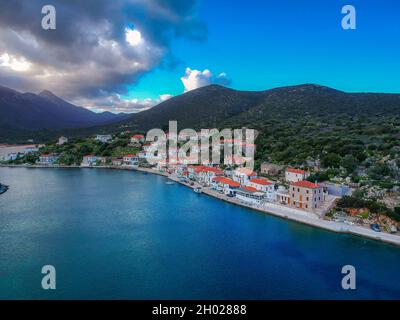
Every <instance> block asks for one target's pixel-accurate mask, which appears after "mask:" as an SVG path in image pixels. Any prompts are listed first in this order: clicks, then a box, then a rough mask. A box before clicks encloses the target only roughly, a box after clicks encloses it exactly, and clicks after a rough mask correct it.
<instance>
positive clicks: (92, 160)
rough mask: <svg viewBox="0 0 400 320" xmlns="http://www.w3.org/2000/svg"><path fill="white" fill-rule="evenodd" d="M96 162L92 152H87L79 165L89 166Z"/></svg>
mask: <svg viewBox="0 0 400 320" xmlns="http://www.w3.org/2000/svg"><path fill="white" fill-rule="evenodd" d="M96 162H97V157H96V156H95V155H94V154H88V155H86V156H84V157H83V160H82V163H81V166H82V167H91V166H93V165H95V164H96Z"/></svg>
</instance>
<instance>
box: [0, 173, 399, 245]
mask: <svg viewBox="0 0 400 320" xmlns="http://www.w3.org/2000/svg"><path fill="white" fill-rule="evenodd" d="M1 166H3V167H25V168H49V169H51V168H53V169H54V168H82V169H115V170H130V171H139V172H146V173H149V174H155V175H159V176H163V177H165V178H167V179H170V180H172V181H174V182H176V183H179V184H181V185H184V186H186V187H189V188H191V189H193V187H196V186H200V187H202V191H203V194H205V195H207V196H210V197H214V198H217V199H220V200H222V201H225V202H229V203H231V204H234V205H238V206H242V207H246V208H249V209H252V210H256V211H259V212H262V213H264V214H270V215H274V216H277V217H280V218H283V219H287V220H292V221H296V222H299V223H302V224H306V225H310V226H313V227H318V228H321V229H325V230H328V231H332V232H336V233H348V234H352V235H357V236H362V237H366V238H369V239H373V240H378V241H384V242H387V243H390V244H393V245H396V246H400V236H398V235H394V234H389V233H385V232H379V233H377V232H375V231H373V230H371V229H370V228H368V227H362V226H356V225H348V224H345V223H342V222H335V221H330V220H325V219H323V218H320V217H318V215H316V214H312V213H309V212H306V211H302V210H298V209H295V208H289V207H286V206H283V205H279V204H274V203H269V202H266V203H264V204H263V205H260V206H255V205H250V204H248V203H245V202H242V201H240V200H238V199H237V198H231V197H227V196H226V195H224V194H221V193H219V192H218V191H216V190H213V189H212V188H209V187H203V186H201V185H199V184H197V183H195V185H194V186H191V185H190V184H188V183H185V182H182V181H181V180H180V179H179V177H177V176H176V175H172V174H168V173H165V172H159V171H157V170H153V169H149V168H140V167H139V168H134V169H133V168H129V167H124V166H100V167H80V166H48V165H46V166H44V165H31V166H27V165H0V167H1Z"/></svg>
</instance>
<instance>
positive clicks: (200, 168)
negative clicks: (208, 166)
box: [188, 166, 204, 173]
mask: <svg viewBox="0 0 400 320" xmlns="http://www.w3.org/2000/svg"><path fill="white" fill-rule="evenodd" d="M188 169H193V170H194V171H195V172H196V173H199V172H200V171H202V170H203V169H204V166H189V167H188Z"/></svg>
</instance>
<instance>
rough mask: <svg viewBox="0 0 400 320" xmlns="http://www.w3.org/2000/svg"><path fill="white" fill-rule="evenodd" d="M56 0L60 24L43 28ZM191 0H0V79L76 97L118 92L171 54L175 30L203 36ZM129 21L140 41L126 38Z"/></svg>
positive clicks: (192, 36) (19, 86) (24, 87)
mask: <svg viewBox="0 0 400 320" xmlns="http://www.w3.org/2000/svg"><path fill="white" fill-rule="evenodd" d="M48 4H50V5H53V6H54V7H55V8H56V11H57V29H56V30H43V29H42V28H41V19H42V17H43V15H42V14H41V9H42V7H43V6H44V5H48ZM195 9H196V1H195V0H114V1H110V0H85V1H82V0H80V1H78V0H64V1H61V0H50V1H48V0H46V1H43V0H30V1H26V0H13V1H9V0H0V84H2V85H10V86H13V87H14V88H16V89H20V90H28V91H39V90H42V89H49V90H52V91H54V92H55V93H56V94H59V95H61V96H63V97H65V98H67V99H72V100H81V99H88V100H89V99H91V98H99V97H106V96H107V95H111V94H115V93H123V92H124V88H125V87H126V85H127V84H132V83H135V82H136V81H137V80H138V79H139V78H140V76H142V75H143V74H144V73H146V72H148V71H149V70H151V69H152V68H154V67H155V66H157V65H159V64H160V62H161V61H162V59H163V58H165V57H168V56H172V55H171V54H170V52H169V42H170V40H171V39H172V38H173V37H186V38H190V39H196V40H199V39H200V40H201V39H204V37H205V36H206V28H205V26H204V25H203V24H202V23H201V22H200V21H198V20H196V18H195V17H194V14H195ZM128 25H129V26H134V29H135V30H138V31H140V35H141V37H140V41H138V43H137V44H136V43H135V44H134V45H130V44H129V43H127V41H126V39H125V37H126V34H125V30H126V28H127V26H128Z"/></svg>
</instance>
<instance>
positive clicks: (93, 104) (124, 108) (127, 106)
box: [79, 94, 173, 113]
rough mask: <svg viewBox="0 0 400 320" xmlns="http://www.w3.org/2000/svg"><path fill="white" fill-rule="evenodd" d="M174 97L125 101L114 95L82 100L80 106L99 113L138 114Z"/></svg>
mask: <svg viewBox="0 0 400 320" xmlns="http://www.w3.org/2000/svg"><path fill="white" fill-rule="evenodd" d="M172 97H173V95H171V94H162V95H160V96H159V98H157V99H151V98H146V99H137V98H133V99H124V98H122V97H121V96H120V95H119V94H112V95H110V96H105V97H103V98H97V99H94V100H93V99H90V100H81V101H79V104H80V105H83V106H85V107H86V108H88V109H90V110H93V111H98V112H103V111H111V112H114V113H120V112H123V113H137V112H141V111H145V110H148V109H150V108H152V107H154V106H156V105H157V104H159V103H161V102H164V101H166V100H168V99H170V98H172Z"/></svg>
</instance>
